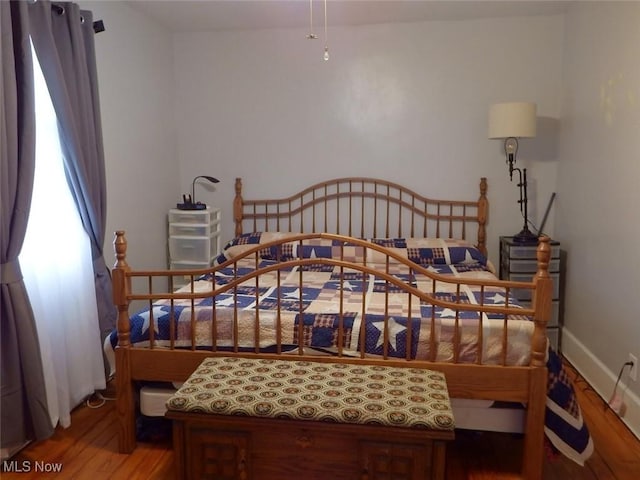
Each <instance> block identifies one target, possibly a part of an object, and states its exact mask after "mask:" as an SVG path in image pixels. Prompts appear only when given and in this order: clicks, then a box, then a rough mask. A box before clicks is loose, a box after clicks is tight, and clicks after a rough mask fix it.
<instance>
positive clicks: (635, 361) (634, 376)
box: [629, 354, 638, 382]
mask: <svg viewBox="0 0 640 480" xmlns="http://www.w3.org/2000/svg"><path fill="white" fill-rule="evenodd" d="M629 361H630V362H632V363H633V365H632V366H631V369H630V370H629V378H630V379H631V380H633V381H634V382H637V381H638V359H637V358H636V357H635V356H634V355H632V354H629Z"/></svg>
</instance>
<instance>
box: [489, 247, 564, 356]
mask: <svg viewBox="0 0 640 480" xmlns="http://www.w3.org/2000/svg"><path fill="white" fill-rule="evenodd" d="M550 246H551V261H550V262H549V275H551V279H552V280H553V296H552V305H551V318H550V319H549V323H548V324H547V336H548V337H549V342H550V343H551V345H552V346H553V347H554V348H555V349H556V350H559V348H560V334H561V329H562V326H561V321H560V311H561V307H562V305H561V304H562V297H561V295H560V283H561V280H562V278H561V274H560V273H561V270H560V242H557V241H554V240H551V242H550ZM537 248H538V245H536V244H533V245H528V244H527V245H523V244H521V243H517V242H514V241H513V237H500V278H501V279H502V280H512V281H514V282H530V281H531V280H532V279H533V276H534V275H535V273H536V269H537V265H538V263H537V259H536V250H537ZM512 293H513V296H514V297H515V298H516V300H518V303H520V304H521V305H522V306H525V307H529V306H530V305H531V291H530V290H521V289H513V290H512Z"/></svg>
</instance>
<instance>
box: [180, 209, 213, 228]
mask: <svg viewBox="0 0 640 480" xmlns="http://www.w3.org/2000/svg"><path fill="white" fill-rule="evenodd" d="M211 219H212V212H211V210H170V211H169V223H202V224H206V225H208V224H210V223H211Z"/></svg>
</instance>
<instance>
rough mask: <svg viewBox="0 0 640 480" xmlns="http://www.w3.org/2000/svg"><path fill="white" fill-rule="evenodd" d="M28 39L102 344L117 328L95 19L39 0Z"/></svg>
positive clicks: (33, 9)
mask: <svg viewBox="0 0 640 480" xmlns="http://www.w3.org/2000/svg"><path fill="white" fill-rule="evenodd" d="M30 24H31V36H32V40H33V44H34V49H35V51H36V55H37V56H38V60H39V61H40V66H41V68H42V72H43V74H44V78H45V80H46V83H47V86H48V87H49V93H50V95H51V100H52V102H53V107H54V109H55V112H56V115H57V117H58V128H59V130H60V143H61V146H62V151H63V154H64V162H65V171H66V174H67V180H68V182H69V186H70V188H71V192H72V194H73V197H74V199H75V202H76V205H77V207H78V211H79V212H80V216H81V218H82V224H83V226H84V229H85V230H86V232H87V234H88V235H89V238H90V239H91V250H92V256H93V269H94V276H95V287H96V300H97V302H98V316H99V325H100V331H101V332H102V338H103V339H104V337H105V336H106V335H107V334H108V333H110V332H111V331H112V330H113V329H114V328H115V324H116V318H117V311H116V308H115V306H114V305H113V297H112V284H111V274H110V272H109V269H108V268H107V266H106V264H105V260H104V255H103V244H104V240H105V226H106V215H107V205H106V179H105V165H104V150H103V143H102V124H101V120H100V103H99V100H98V78H97V70H96V57H95V48H94V35H95V33H94V31H93V15H92V13H91V12H90V11H85V10H82V11H81V10H80V7H79V6H78V5H77V4H74V3H70V2H55V4H54V5H52V4H51V3H50V2H49V1H46V0H39V1H37V2H36V3H34V4H32V5H30Z"/></svg>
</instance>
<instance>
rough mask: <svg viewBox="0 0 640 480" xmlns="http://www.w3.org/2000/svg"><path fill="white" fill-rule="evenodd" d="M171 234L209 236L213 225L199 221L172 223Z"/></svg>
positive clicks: (170, 226)
mask: <svg viewBox="0 0 640 480" xmlns="http://www.w3.org/2000/svg"><path fill="white" fill-rule="evenodd" d="M169 235H170V236H177V237H179V236H187V237H209V236H211V226H210V225H201V224H198V223H191V224H189V223H170V224H169Z"/></svg>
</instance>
